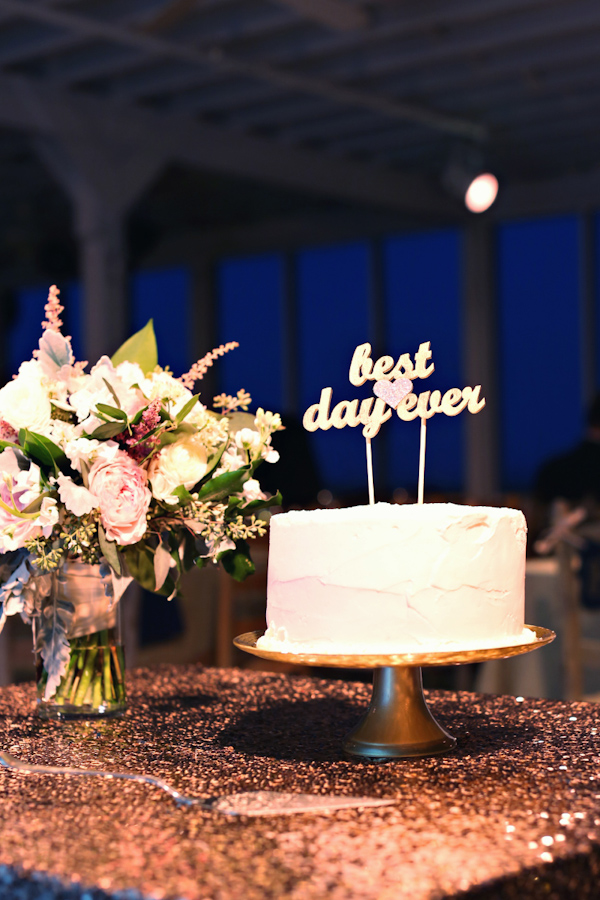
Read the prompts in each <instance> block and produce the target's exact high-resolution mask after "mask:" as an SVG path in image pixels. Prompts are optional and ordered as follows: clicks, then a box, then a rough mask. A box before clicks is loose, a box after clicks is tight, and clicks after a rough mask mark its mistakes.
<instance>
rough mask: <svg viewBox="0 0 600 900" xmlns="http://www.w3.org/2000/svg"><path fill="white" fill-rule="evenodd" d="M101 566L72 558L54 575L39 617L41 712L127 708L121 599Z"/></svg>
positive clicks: (103, 712) (64, 714) (62, 714)
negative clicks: (111, 589)
mask: <svg viewBox="0 0 600 900" xmlns="http://www.w3.org/2000/svg"><path fill="white" fill-rule="evenodd" d="M105 584H106V582H105V579H103V577H102V575H101V574H100V566H94V565H88V564H87V563H82V562H80V561H69V562H67V563H65V564H64V565H63V566H62V567H61V569H59V570H58V571H57V572H53V573H52V575H51V578H50V580H49V591H48V592H47V594H46V596H42V597H41V599H40V600H39V601H38V604H37V605H38V609H37V612H36V615H35V616H34V620H33V641H34V653H35V665H36V677H37V703H38V705H37V712H38V715H40V716H41V717H42V718H47V719H48V718H51V719H62V718H76V717H85V718H89V717H97V716H111V715H119V714H122V713H123V712H124V711H125V708H126V696H125V654H124V648H123V643H122V638H121V615H120V603H118V602H117V603H115V602H114V601H113V598H112V596H107V594H106V591H105Z"/></svg>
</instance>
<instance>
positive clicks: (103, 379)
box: [102, 378, 121, 409]
mask: <svg viewBox="0 0 600 900" xmlns="http://www.w3.org/2000/svg"><path fill="white" fill-rule="evenodd" d="M102 381H103V382H104V384H105V385H106V387H107V388H108V390H109V391H110V393H111V394H112V396H113V400H114V401H115V403H116V404H117V406H118V407H119V409H121V401H120V400H119V397H118V395H117V392H116V391H115V389H114V387H113V386H112V384H111V383H110V381H109V380H108V379H107V378H102Z"/></svg>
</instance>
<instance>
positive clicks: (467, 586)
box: [259, 503, 530, 653]
mask: <svg viewBox="0 0 600 900" xmlns="http://www.w3.org/2000/svg"><path fill="white" fill-rule="evenodd" d="M526 533H527V527H526V523H525V518H524V516H523V514H522V513H521V512H519V511H518V510H514V509H505V508H503V509H497V508H492V507H478V506H476V507H473V506H458V505H456V504H451V503H427V504H422V505H418V504H414V505H412V504H406V505H392V504H388V503H377V504H375V505H374V506H358V507H351V508H348V509H327V510H323V509H320V510H309V511H292V512H289V513H282V514H280V515H277V516H274V517H273V518H272V519H271V534H270V549H269V572H268V593H267V625H268V629H267V633H266V635H265V637H264V638H261V639H260V641H259V646H262V647H263V648H265V649H268V648H272V649H276V648H277V649H280V650H284V649H288V650H289V651H290V652H295V653H301V652H321V653H327V652H331V653H340V652H344V653H345V652H349V653H390V652H402V651H404V652H411V651H414V652H417V651H419V650H422V651H423V650H426V651H431V650H435V649H449V648H452V647H456V648H461V649H469V648H471V647H473V648H475V647H481V648H483V647H498V646H504V645H505V644H510V643H516V642H517V641H526V640H528V638H529V637H530V633H529V632H527V631H526V630H525V629H524V585H525V547H526Z"/></svg>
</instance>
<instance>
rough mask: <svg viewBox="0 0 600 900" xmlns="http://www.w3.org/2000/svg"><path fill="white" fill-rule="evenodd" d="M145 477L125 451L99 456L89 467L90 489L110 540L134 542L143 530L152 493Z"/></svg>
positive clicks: (124, 543) (126, 542) (119, 542)
mask: <svg viewBox="0 0 600 900" xmlns="http://www.w3.org/2000/svg"><path fill="white" fill-rule="evenodd" d="M147 482H148V477H147V475H146V472H145V471H144V470H143V469H140V467H139V466H137V465H136V464H135V462H134V461H133V460H132V459H131V457H130V456H128V455H127V453H124V452H123V451H119V452H118V453H116V454H115V456H113V457H112V458H111V459H98V460H96V462H95V463H94V465H93V466H92V468H91V469H90V474H89V481H88V484H89V489H90V491H91V492H92V494H94V495H95V496H96V497H97V498H98V500H99V503H100V519H101V520H102V525H103V526H104V530H105V532H106V537H107V538H108V539H109V540H110V541H116V542H117V544H120V545H121V546H127V544H135V543H136V542H137V541H139V540H141V539H142V538H143V536H144V534H145V532H146V513H147V512H148V507H149V506H150V501H151V499H152V494H151V493H150V491H149V490H148V487H147Z"/></svg>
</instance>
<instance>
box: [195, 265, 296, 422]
mask: <svg viewBox="0 0 600 900" xmlns="http://www.w3.org/2000/svg"><path fill="white" fill-rule="evenodd" d="M217 289H218V297H219V320H218V341H219V343H220V344H225V343H227V342H228V341H238V343H239V345H240V346H239V347H237V348H236V349H235V350H232V351H230V352H229V353H227V354H226V355H225V356H223V357H221V358H220V359H219V360H218V361H217V362H216V363H215V366H217V367H218V370H217V371H218V376H217V377H218V384H219V390H220V391H225V393H228V394H236V393H237V391H238V390H240V388H243V389H244V390H246V391H249V392H250V394H251V395H252V405H251V407H250V409H251V410H255V409H256V408H257V407H259V406H262V407H263V409H269V410H272V411H277V412H279V411H281V409H282V402H283V365H284V360H283V339H282V309H283V259H282V257H281V256H279V255H276V254H268V255H267V254H265V255H261V256H252V257H247V258H240V259H226V260H223V261H222V262H221V263H220V265H219V267H218V269H217ZM209 349H211V348H210V347H207V350H209Z"/></svg>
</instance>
